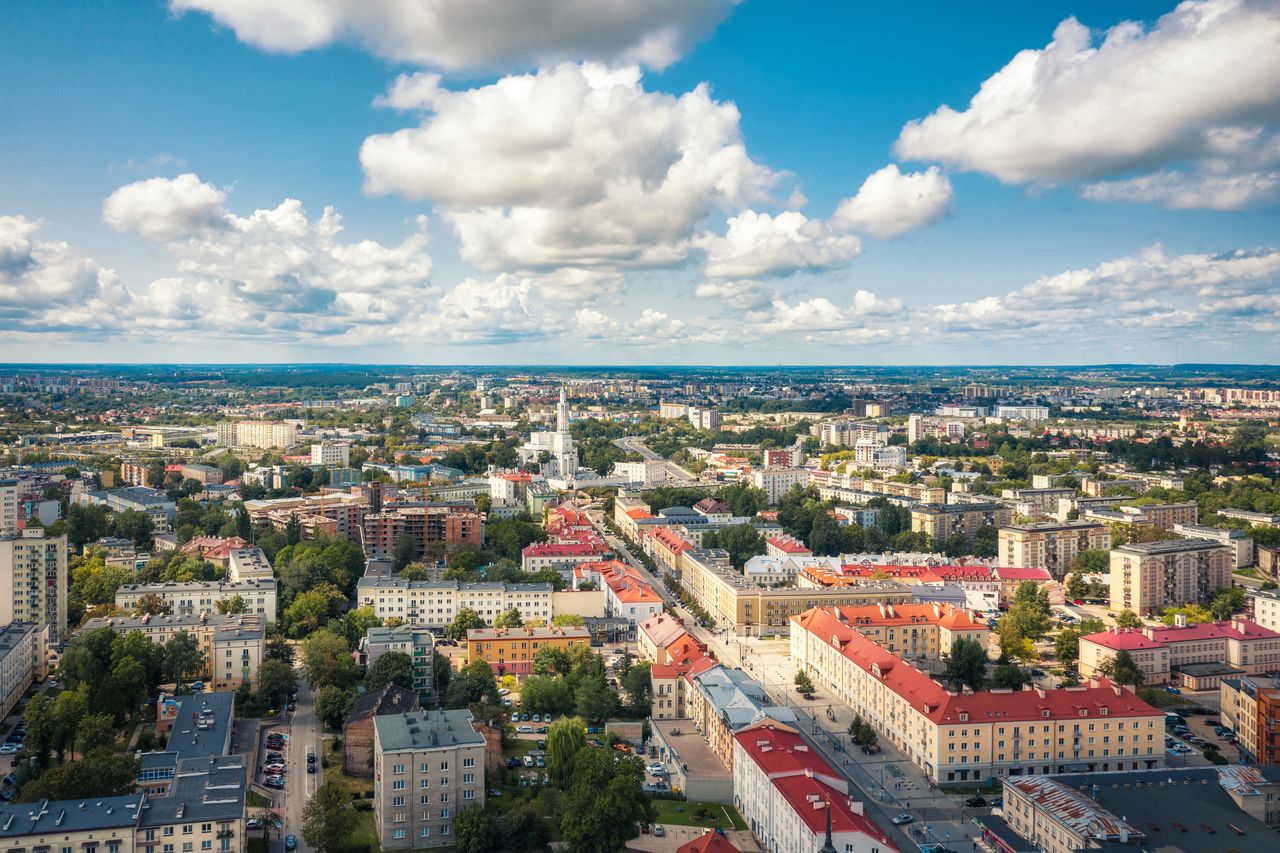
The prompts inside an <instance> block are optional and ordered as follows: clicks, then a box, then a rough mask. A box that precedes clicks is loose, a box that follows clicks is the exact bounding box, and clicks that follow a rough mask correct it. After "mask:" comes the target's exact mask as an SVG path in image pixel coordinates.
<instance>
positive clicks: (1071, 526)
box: [998, 521, 1111, 578]
mask: <svg viewBox="0 0 1280 853" xmlns="http://www.w3.org/2000/svg"><path fill="white" fill-rule="evenodd" d="M998 541H999V549H1000V560H999V564H1000V565H1001V566H1008V567H1011V568H1012V567H1021V568H1040V569H1048V570H1049V571H1050V572H1052V573H1053V576H1054V577H1055V578H1062V577H1065V576H1066V574H1067V569H1069V568H1070V567H1071V563H1072V561H1073V560H1075V558H1076V555H1077V554H1079V553H1080V552H1081V551H1084V550H1087V549H1090V548H1094V549H1098V548H1110V547H1111V530H1110V528H1108V527H1107V526H1106V525H1105V524H1101V523H1099V522H1096V521H1063V522H1056V521H1042V522H1035V523H1032V524H1015V525H1011V526H1009V527H1001V528H1000V533H999V537H998Z"/></svg>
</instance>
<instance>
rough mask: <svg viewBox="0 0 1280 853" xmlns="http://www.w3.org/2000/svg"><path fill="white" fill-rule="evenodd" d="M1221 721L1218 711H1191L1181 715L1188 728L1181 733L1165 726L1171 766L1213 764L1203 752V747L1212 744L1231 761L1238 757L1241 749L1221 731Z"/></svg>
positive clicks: (1166, 745)
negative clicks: (1219, 730)
mask: <svg viewBox="0 0 1280 853" xmlns="http://www.w3.org/2000/svg"><path fill="white" fill-rule="evenodd" d="M1221 722H1222V720H1221V718H1220V717H1219V716H1218V714H1217V712H1211V713H1208V714H1188V715H1187V716H1186V717H1183V718H1182V724H1183V725H1185V726H1186V728H1187V729H1188V730H1189V731H1187V732H1183V733H1179V732H1177V731H1175V730H1174V729H1173V728H1172V727H1170V726H1167V725H1166V727H1165V747H1166V749H1165V754H1166V756H1167V758H1168V760H1169V763H1170V765H1171V766H1176V767H1183V766H1185V767H1198V766H1206V765H1209V764H1211V763H1212V762H1210V761H1209V760H1208V759H1207V758H1206V757H1205V755H1204V749H1205V748H1206V746H1208V745H1213V746H1216V747H1217V748H1218V750H1219V751H1220V752H1221V753H1222V757H1223V758H1225V759H1227V760H1228V761H1235V760H1236V759H1237V758H1239V750H1238V749H1237V748H1236V746H1235V745H1234V744H1233V743H1232V742H1231V739H1229V738H1228V737H1227V736H1226V735H1220V734H1218V733H1217V732H1216V731H1215V727H1216V726H1217V725H1218V724H1220V723H1221Z"/></svg>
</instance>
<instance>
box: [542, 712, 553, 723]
mask: <svg viewBox="0 0 1280 853" xmlns="http://www.w3.org/2000/svg"><path fill="white" fill-rule="evenodd" d="M542 722H544V723H549V722H551V715H550V714H543V715H542Z"/></svg>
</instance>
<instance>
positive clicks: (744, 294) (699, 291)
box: [694, 279, 773, 310]
mask: <svg viewBox="0 0 1280 853" xmlns="http://www.w3.org/2000/svg"><path fill="white" fill-rule="evenodd" d="M694 295H695V296H697V297H698V298H699V299H718V300H720V301H721V302H724V303H725V304H726V305H729V306H730V307H733V308H737V309H740V310H747V309H759V308H763V307H765V306H767V305H768V304H769V303H770V302H771V301H773V291H771V290H769V289H768V288H767V287H765V286H764V285H763V284H761V283H760V282H758V281H755V280H753V279H739V280H737V281H704V282H702V283H701V284H699V285H698V286H697V288H695V289H694Z"/></svg>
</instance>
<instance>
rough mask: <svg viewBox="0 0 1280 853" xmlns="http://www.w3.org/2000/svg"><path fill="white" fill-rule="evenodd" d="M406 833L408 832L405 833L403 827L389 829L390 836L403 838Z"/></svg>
mask: <svg viewBox="0 0 1280 853" xmlns="http://www.w3.org/2000/svg"><path fill="white" fill-rule="evenodd" d="M407 835H408V833H406V832H405V831H404V830H403V829H393V830H391V837H392V838H404V837H406V836H407Z"/></svg>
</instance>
